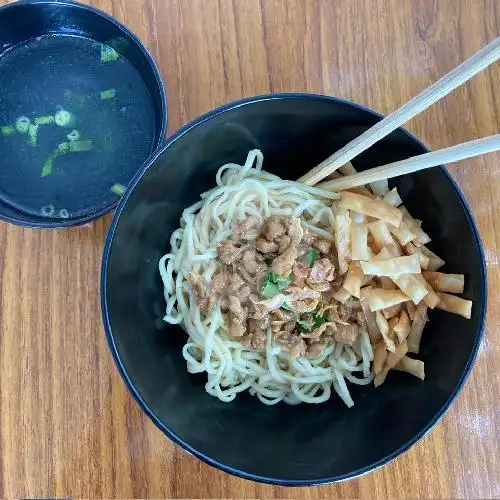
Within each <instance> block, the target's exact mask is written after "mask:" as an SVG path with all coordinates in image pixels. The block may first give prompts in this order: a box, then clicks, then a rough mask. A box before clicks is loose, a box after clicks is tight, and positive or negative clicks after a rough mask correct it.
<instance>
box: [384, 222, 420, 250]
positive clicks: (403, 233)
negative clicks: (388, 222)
mask: <svg viewBox="0 0 500 500" xmlns="http://www.w3.org/2000/svg"><path fill="white" fill-rule="evenodd" d="M389 231H390V232H391V234H393V235H394V236H395V237H396V239H397V240H398V241H399V243H401V245H406V244H408V243H410V241H413V240H414V239H415V238H416V237H417V235H416V234H415V233H413V232H412V231H411V230H410V228H409V227H408V226H407V225H406V224H405V223H404V222H401V224H400V225H399V226H398V227H396V226H389Z"/></svg>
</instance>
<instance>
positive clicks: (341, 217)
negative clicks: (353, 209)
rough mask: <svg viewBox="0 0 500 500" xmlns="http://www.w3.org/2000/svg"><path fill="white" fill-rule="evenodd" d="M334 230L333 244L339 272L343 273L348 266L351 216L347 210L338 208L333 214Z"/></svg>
mask: <svg viewBox="0 0 500 500" xmlns="http://www.w3.org/2000/svg"><path fill="white" fill-rule="evenodd" d="M334 230H335V234H334V238H335V246H336V248H337V256H338V261H339V273H340V274H344V273H346V272H347V269H348V266H349V246H350V240H351V238H350V236H351V235H350V232H351V218H350V217H349V212H348V211H347V210H344V209H340V210H339V211H338V212H337V214H336V215H335V218H334Z"/></svg>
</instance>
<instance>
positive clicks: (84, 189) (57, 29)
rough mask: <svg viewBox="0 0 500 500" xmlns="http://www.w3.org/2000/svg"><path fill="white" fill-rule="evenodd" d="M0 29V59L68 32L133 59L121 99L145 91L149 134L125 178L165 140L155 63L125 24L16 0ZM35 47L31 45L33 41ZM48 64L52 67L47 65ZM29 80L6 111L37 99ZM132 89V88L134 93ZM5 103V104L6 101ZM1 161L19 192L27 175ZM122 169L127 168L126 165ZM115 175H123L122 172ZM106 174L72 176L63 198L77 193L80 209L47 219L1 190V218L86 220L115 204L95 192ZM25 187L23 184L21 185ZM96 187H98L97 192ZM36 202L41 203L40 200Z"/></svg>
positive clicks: (56, 223) (44, 1)
mask: <svg viewBox="0 0 500 500" xmlns="http://www.w3.org/2000/svg"><path fill="white" fill-rule="evenodd" d="M0 33H1V39H0V62H1V61H2V57H4V56H5V57H7V56H8V55H9V53H10V52H11V50H13V49H16V48H17V47H22V46H24V45H25V44H27V43H33V42H34V41H35V42H37V43H43V42H40V40H43V39H46V38H47V37H52V39H53V38H54V37H58V36H59V37H68V36H73V37H79V38H84V39H87V40H89V39H90V40H91V41H93V42H97V43H98V44H100V43H105V44H108V45H111V46H113V47H114V48H115V49H116V50H117V52H118V53H119V54H120V55H121V56H123V57H124V58H125V59H126V60H128V61H129V63H131V64H132V66H133V68H135V70H136V72H137V75H138V76H137V77H134V78H135V79H134V80H131V82H132V81H134V82H135V85H134V86H133V89H134V90H130V91H129V93H130V95H129V96H128V97H127V99H128V101H127V102H126V103H125V104H129V103H130V102H133V100H134V98H135V97H137V95H138V94H137V89H138V88H140V92H141V94H140V95H141V96H142V95H145V96H147V95H148V94H149V97H148V101H150V102H151V104H150V107H151V110H152V111H151V115H152V117H148V127H147V129H148V130H149V131H151V133H150V134H149V133H148V138H147V144H146V145H145V146H144V155H143V157H141V158H140V160H139V161H138V162H137V163H135V164H134V165H131V166H130V169H129V170H126V172H129V171H130V172H131V173H130V176H129V178H128V179H127V183H128V181H130V180H131V178H132V177H133V175H135V173H136V172H137V171H138V170H139V169H140V168H141V166H142V165H143V163H144V162H145V161H146V160H147V158H148V156H149V155H150V154H151V153H152V152H153V151H154V150H156V149H157V148H158V146H159V145H160V144H161V142H162V141H163V140H164V136H165V132H166V127H167V104H166V94H165V89H164V85H163V81H162V78H161V76H160V73H159V71H158V68H157V67H156V64H155V62H154V61H153V59H152V57H151V56H150V54H149V53H148V52H147V50H146V49H145V48H144V46H143V45H142V43H141V42H140V41H139V39H138V38H137V37H136V36H135V35H134V34H133V33H132V32H131V31H129V30H128V29H127V28H126V27H125V26H123V25H122V24H120V23H119V22H117V21H116V20H115V19H113V18H112V17H110V16H108V15H107V14H105V13H104V12H102V11H100V10H97V9H95V8H93V7H90V6H86V5H81V4H77V3H74V2H71V1H55V0H26V1H23V0H21V1H20V2H16V3H15V4H10V5H8V6H5V7H3V8H1V9H0ZM40 37H41V38H40ZM66 39H67V38H66ZM62 43H64V42H62ZM34 46H35V47H36V45H34ZM30 47H31V46H30ZM44 50H46V49H45V48H41V49H40V54H44V52H43V51H44ZM49 57H53V56H49ZM64 64H66V65H67V66H64V67H78V64H79V61H78V60H77V59H75V60H74V61H71V62H68V61H67V60H65V63H64ZM49 67H51V66H50V65H49ZM40 69H41V70H42V71H40V74H39V75H38V76H37V75H34V74H33V75H31V73H30V78H31V77H33V78H34V79H35V83H36V81H37V80H38V81H43V80H44V78H45V77H46V74H45V73H44V71H43V70H44V67H43V66H42V65H40ZM49 71H53V69H52V68H51V69H50V70H49ZM78 71H79V70H75V72H76V73H77V72H78ZM86 71H87V69H86V67H84V66H83V65H82V67H81V72H82V74H85V72H86ZM106 71H108V73H109V74H112V68H111V67H108V68H106ZM21 78H24V77H21ZM77 78H80V76H79V75H78V74H76V75H75V81H77ZM108 79H109V78H108ZM141 80H142V82H141ZM32 83H33V82H28V81H25V85H19V86H18V88H17V90H16V91H15V92H13V93H12V95H10V97H11V103H10V108H9V107H7V109H8V111H12V113H15V112H16V111H19V110H20V109H26V107H23V106H22V104H23V103H25V104H27V109H30V105H31V104H32V103H33V101H34V100H36V99H34V95H35V96H36V90H38V89H37V85H32ZM0 84H2V85H1V86H2V87H4V86H5V85H7V82H3V83H2V75H1V74H0ZM127 85H129V83H127ZM130 86H131V87H132V83H130ZM127 88H128V87H127ZM70 90H71V89H70ZM95 90H96V92H97V93H98V91H99V90H103V89H102V88H97V89H95ZM4 91H5V88H2V92H4ZM134 92H136V93H135V94H134ZM61 94H62V90H61ZM2 97H3V98H4V99H7V98H9V96H6V95H3V96H2ZM149 98H150V99H149ZM6 102H7V105H8V106H9V101H6ZM14 116H17V115H14ZM0 118H5V117H0ZM150 120H153V121H154V123H153V125H152V126H151V125H150ZM145 129H146V127H144V130H145ZM149 135H150V137H149ZM0 140H1V137H0ZM0 144H1V142H0ZM116 154H120V151H117V152H116ZM124 160H126V158H124ZM97 161H98V159H97ZM120 164H121V163H120ZM0 166H2V169H5V170H8V172H9V173H8V175H9V176H10V178H9V185H13V186H14V189H15V190H18V189H19V190H21V191H22V190H23V186H26V179H25V178H23V176H22V174H21V173H20V171H19V170H16V169H12V168H11V166H10V165H2V162H1V161H0ZM33 168H34V169H35V168H37V167H36V166H34V167H33ZM126 168H129V167H128V166H127V167H126ZM5 175H7V173H6V174H5ZM119 175H120V176H121V177H123V175H122V174H119ZM13 176H18V178H14V179H13V178H12V177H13ZM106 177H107V178H106V179H103V178H102V176H101V175H99V174H96V176H95V177H94V178H90V179H88V182H87V183H85V182H82V180H81V179H80V180H79V181H77V184H78V185H77V186H75V180H74V178H73V177H72V184H69V185H68V192H69V190H71V194H68V192H67V193H66V198H67V197H68V196H72V197H74V196H76V197H79V198H81V200H82V201H81V203H80V204H79V205H81V206H82V207H83V208H82V209H81V210H79V212H78V213H77V214H76V215H75V216H74V217H71V216H70V218H69V219H50V218H47V217H41V216H38V215H37V214H34V213H33V212H30V211H27V210H23V207H22V206H21V204H20V203H17V200H15V201H14V202H12V201H11V202H9V201H6V199H7V198H10V199H11V200H12V195H11V194H9V196H5V197H4V196H3V193H2V192H0V218H3V219H4V220H7V221H9V222H14V223H16V224H21V225H28V226H34V227H37V226H39V227H64V226H72V225H77V224H82V223H85V222H88V221H89V220H92V219H95V218H97V217H99V216H101V215H103V214H105V213H107V212H109V211H110V210H111V209H113V208H114V207H115V206H116V204H117V199H118V198H117V197H116V198H115V199H113V198H112V197H110V198H106V199H102V198H99V196H100V195H99V194H96V192H100V191H102V189H103V188H102V186H101V185H100V183H102V185H104V183H106V186H107V183H109V182H110V180H109V179H110V178H111V179H112V178H113V172H107V176H106ZM117 177H118V175H117ZM68 178H69V176H68ZM60 181H61V184H62V186H65V184H64V183H65V181H66V179H65V178H64V177H63V176H61V178H60ZM120 182H121V181H120ZM124 183H125V182H124ZM110 185H111V184H110ZM17 186H19V188H17ZM24 189H26V187H25V188H24ZM97 189H99V190H100V191H96V190H97ZM106 193H107V194H108V196H109V188H107V191H106ZM64 196H65V195H64V193H63V194H62V195H61V197H62V198H63V199H64ZM101 196H102V195H101ZM32 197H33V198H34V200H35V205H36V192H35V190H34V192H33V193H32ZM40 205H43V203H41V204H40Z"/></svg>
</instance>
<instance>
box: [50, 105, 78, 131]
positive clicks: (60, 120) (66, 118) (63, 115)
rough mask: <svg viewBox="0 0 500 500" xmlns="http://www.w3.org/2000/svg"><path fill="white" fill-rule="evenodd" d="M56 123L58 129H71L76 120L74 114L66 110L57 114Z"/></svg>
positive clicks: (61, 110)
mask: <svg viewBox="0 0 500 500" xmlns="http://www.w3.org/2000/svg"><path fill="white" fill-rule="evenodd" d="M54 121H55V123H56V125H57V126H58V127H71V126H73V125H74V124H75V121H76V120H75V117H74V115H73V113H71V112H69V111H67V110H65V109H60V110H59V111H58V112H57V113H56V115H55V117H54Z"/></svg>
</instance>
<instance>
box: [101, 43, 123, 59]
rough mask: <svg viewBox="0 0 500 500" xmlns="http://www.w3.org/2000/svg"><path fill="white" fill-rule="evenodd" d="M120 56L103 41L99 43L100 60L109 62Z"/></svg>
mask: <svg viewBox="0 0 500 500" xmlns="http://www.w3.org/2000/svg"><path fill="white" fill-rule="evenodd" d="M119 57H120V56H119V55H118V52H116V50H115V49H114V48H113V47H110V46H109V45H106V44H104V43H102V44H101V62H102V63H109V62H113V61H116V60H118V58H119Z"/></svg>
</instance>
